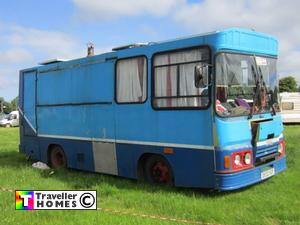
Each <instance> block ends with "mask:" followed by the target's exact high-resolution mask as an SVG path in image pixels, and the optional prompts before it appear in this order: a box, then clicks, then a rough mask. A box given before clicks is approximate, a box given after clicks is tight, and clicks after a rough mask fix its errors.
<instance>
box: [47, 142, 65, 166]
mask: <svg viewBox="0 0 300 225" xmlns="http://www.w3.org/2000/svg"><path fill="white" fill-rule="evenodd" d="M50 165H51V167H52V168H54V169H61V168H67V157H66V155H65V152H64V150H63V149H62V148H61V147H60V146H58V145H56V146H54V147H52V149H51V151H50Z"/></svg>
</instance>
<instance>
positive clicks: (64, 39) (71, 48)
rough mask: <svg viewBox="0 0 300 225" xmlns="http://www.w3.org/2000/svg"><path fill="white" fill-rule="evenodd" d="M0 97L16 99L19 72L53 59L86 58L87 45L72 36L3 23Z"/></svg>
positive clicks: (0, 46)
mask: <svg viewBox="0 0 300 225" xmlns="http://www.w3.org/2000/svg"><path fill="white" fill-rule="evenodd" d="M0 43H1V45H0V96H1V97H2V96H3V97H5V99H7V100H11V99H13V98H14V97H15V96H16V95H17V90H18V88H17V87H18V74H19V70H21V69H24V68H30V67H32V66H34V65H36V64H37V62H41V61H44V60H47V59H50V58H77V57H82V56H85V45H84V44H83V43H81V42H80V40H77V39H76V38H74V37H73V36H71V35H68V34H66V33H64V32H60V31H51V30H43V29H36V28H32V27H24V26H19V25H11V24H5V23H3V22H2V23H1V21H0Z"/></svg>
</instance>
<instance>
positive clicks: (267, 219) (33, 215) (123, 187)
mask: <svg viewBox="0 0 300 225" xmlns="http://www.w3.org/2000/svg"><path fill="white" fill-rule="evenodd" d="M285 137H286V143H287V150H286V152H287V156H288V160H287V162H288V170H286V171H285V172H283V173H281V174H279V175H278V176H275V177H273V178H271V179H269V180H267V181H266V182H263V183H260V184H258V185H254V186H251V187H248V188H246V189H243V190H239V191H235V192H225V193H224V192H216V191H204V190H198V189H182V188H171V187H161V186H153V185H148V184H145V183H139V182H136V181H132V180H128V179H122V178H118V177H112V176H106V175H100V174H94V173H85V172H79V171H71V170H68V171H59V172H55V173H54V174H52V175H50V174H49V171H47V172H46V171H40V170H37V169H33V168H32V167H31V164H32V162H31V161H26V158H25V156H23V155H21V154H19V153H18V143H19V134H18V129H17V128H9V129H4V128H0V186H1V187H6V188H11V189H20V190H22V189H23V190H24V189H25V190H26V189H29V190H30V189H33V190H34V189H96V190H97V192H98V207H101V208H109V209H116V210H121V211H122V212H124V211H126V212H130V213H137V214H147V215H158V216H163V217H168V218H180V219H189V220H192V221H205V222H209V223H218V224H224V225H225V224H227V225H230V224H233V225H242V224H246V225H251V224H253V225H254V224H255V225H258V224H272V225H278V224H300V147H299V145H300V126H288V127H285ZM0 198H1V201H0V210H1V211H0V224H1V225H2V224H3V225H4V224H5V225H9V224H37V225H52V224H53V225H60V224H74V225H75V224H76V225H78V224H84V225H85V224H86V225H90V224H97V225H98V224H101V225H102V224H128V225H132V224H187V223H182V222H173V221H163V220H158V219H151V218H143V217H140V216H134V215H124V214H123V215H122V214H116V213H110V212H105V211H16V210H15V209H14V208H15V200H14V193H10V192H6V191H0Z"/></svg>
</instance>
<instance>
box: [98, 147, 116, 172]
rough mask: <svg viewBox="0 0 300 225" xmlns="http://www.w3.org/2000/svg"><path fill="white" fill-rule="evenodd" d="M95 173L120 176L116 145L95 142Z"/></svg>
mask: <svg viewBox="0 0 300 225" xmlns="http://www.w3.org/2000/svg"><path fill="white" fill-rule="evenodd" d="M93 155H94V165H95V171H96V172H100V173H106V174H113V175H118V166H117V156H116V145H115V143H107V142H93Z"/></svg>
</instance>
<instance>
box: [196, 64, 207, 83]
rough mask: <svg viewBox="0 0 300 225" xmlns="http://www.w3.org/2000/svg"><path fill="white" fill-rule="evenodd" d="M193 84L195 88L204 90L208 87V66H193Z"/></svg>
mask: <svg viewBox="0 0 300 225" xmlns="http://www.w3.org/2000/svg"><path fill="white" fill-rule="evenodd" d="M194 83H195V87H196V88H205V87H207V86H208V65H196V66H195V71H194Z"/></svg>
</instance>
